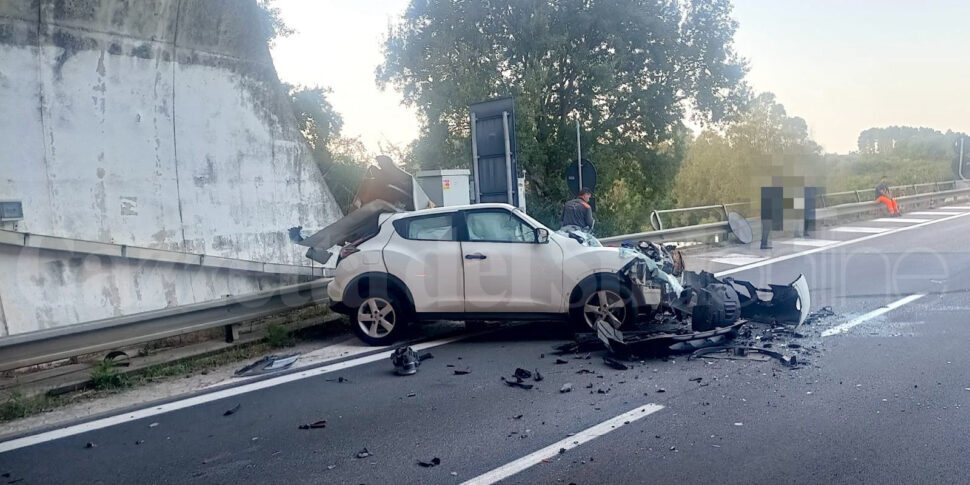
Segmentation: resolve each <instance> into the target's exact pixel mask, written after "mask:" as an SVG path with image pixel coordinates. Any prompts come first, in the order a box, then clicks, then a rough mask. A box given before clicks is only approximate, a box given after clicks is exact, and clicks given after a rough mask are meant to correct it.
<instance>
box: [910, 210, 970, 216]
mask: <svg viewBox="0 0 970 485" xmlns="http://www.w3.org/2000/svg"><path fill="white" fill-rule="evenodd" d="M957 214H965V212H952V211H950V212H947V211H919V212H907V213H906V215H908V216H955V215H957Z"/></svg>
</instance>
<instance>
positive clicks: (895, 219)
mask: <svg viewBox="0 0 970 485" xmlns="http://www.w3.org/2000/svg"><path fill="white" fill-rule="evenodd" d="M932 220H933V219H907V218H905V217H883V218H881V219H875V220H873V222H898V223H914V224H919V223H920V222H926V221H932Z"/></svg>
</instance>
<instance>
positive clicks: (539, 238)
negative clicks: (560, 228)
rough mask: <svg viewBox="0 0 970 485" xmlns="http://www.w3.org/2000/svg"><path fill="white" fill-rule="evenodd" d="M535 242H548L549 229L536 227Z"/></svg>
mask: <svg viewBox="0 0 970 485" xmlns="http://www.w3.org/2000/svg"><path fill="white" fill-rule="evenodd" d="M536 242H537V243H539V244H546V243H548V242H549V229H546V228H544V227H540V228H538V229H536Z"/></svg>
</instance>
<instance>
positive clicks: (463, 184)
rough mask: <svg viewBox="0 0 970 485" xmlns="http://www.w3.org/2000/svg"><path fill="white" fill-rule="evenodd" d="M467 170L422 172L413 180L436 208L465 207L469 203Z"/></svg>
mask: <svg viewBox="0 0 970 485" xmlns="http://www.w3.org/2000/svg"><path fill="white" fill-rule="evenodd" d="M470 174H471V172H469V171H468V170H464V169H455V170H422V171H420V172H418V173H417V174H416V175H415V177H414V178H416V179H417V180H418V184H419V185H421V188H422V189H424V191H425V193H427V194H428V198H430V199H431V201H432V202H434V203H435V205H436V206H438V207H448V206H453V205H467V204H469V203H470V200H471V198H470V194H471V191H470V190H469V186H468V177H469V175H470Z"/></svg>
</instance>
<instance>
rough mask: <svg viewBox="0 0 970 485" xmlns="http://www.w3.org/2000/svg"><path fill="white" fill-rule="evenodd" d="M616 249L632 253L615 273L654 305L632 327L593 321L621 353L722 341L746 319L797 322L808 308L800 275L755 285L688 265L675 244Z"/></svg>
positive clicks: (684, 349)
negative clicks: (788, 280) (690, 268)
mask: <svg viewBox="0 0 970 485" xmlns="http://www.w3.org/2000/svg"><path fill="white" fill-rule="evenodd" d="M620 251H621V256H629V255H631V254H632V255H635V257H634V258H633V259H632V260H631V261H630V262H629V263H627V265H625V266H624V267H623V269H622V270H621V271H620V273H619V276H620V277H621V278H622V279H623V280H624V281H626V282H627V284H629V285H630V288H631V289H632V291H633V293H634V294H635V295H637V297H638V298H637V299H638V300H640V301H642V302H644V303H646V304H647V305H648V306H650V307H652V308H653V311H652V312H651V313H650V314H646V315H644V317H645V318H642V319H641V320H640V322H639V325H638V326H637V328H636V329H632V330H631V329H620V328H618V327H616V326H615V325H611V324H610V322H608V321H605V320H599V321H596V322H595V324H594V331H595V332H596V334H597V336H598V338H599V339H600V340H601V341H602V342H603V343H604V344H605V345H606V346H607V347H608V348H609V349H610V350H611V351H612V352H613V353H615V354H617V355H619V356H627V357H628V356H634V355H636V356H644V355H656V354H660V353H671V352H691V351H694V350H697V349H700V348H705V347H711V346H718V345H724V344H725V343H726V342H727V341H728V340H730V339H733V338H734V337H736V336H737V335H738V332H739V330H740V329H741V327H742V326H743V325H744V324H745V323H747V322H749V321H755V322H762V323H769V324H772V325H787V326H792V327H794V328H797V327H798V326H799V325H801V324H802V323H803V322H804V321H805V319H806V317H807V316H808V314H809V309H810V306H811V296H810V294H809V290H808V284H807V281H806V279H805V276H804V275H799V276H798V277H797V278H796V279H795V281H793V282H792V283H791V284H789V285H768V287H767V288H759V287H757V286H755V285H754V284H752V283H751V282H749V281H744V280H738V279H734V278H730V277H726V278H723V279H722V278H718V277H716V276H715V275H713V274H712V273H709V272H706V271H701V272H693V271H686V270H684V269H683V256H682V255H681V254H680V252H679V251H677V250H676V249H675V248H673V247H669V246H661V245H658V244H655V243H652V242H649V241H641V242H640V243H638V244H637V245H636V246H635V248H631V247H623V248H621V249H620Z"/></svg>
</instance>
